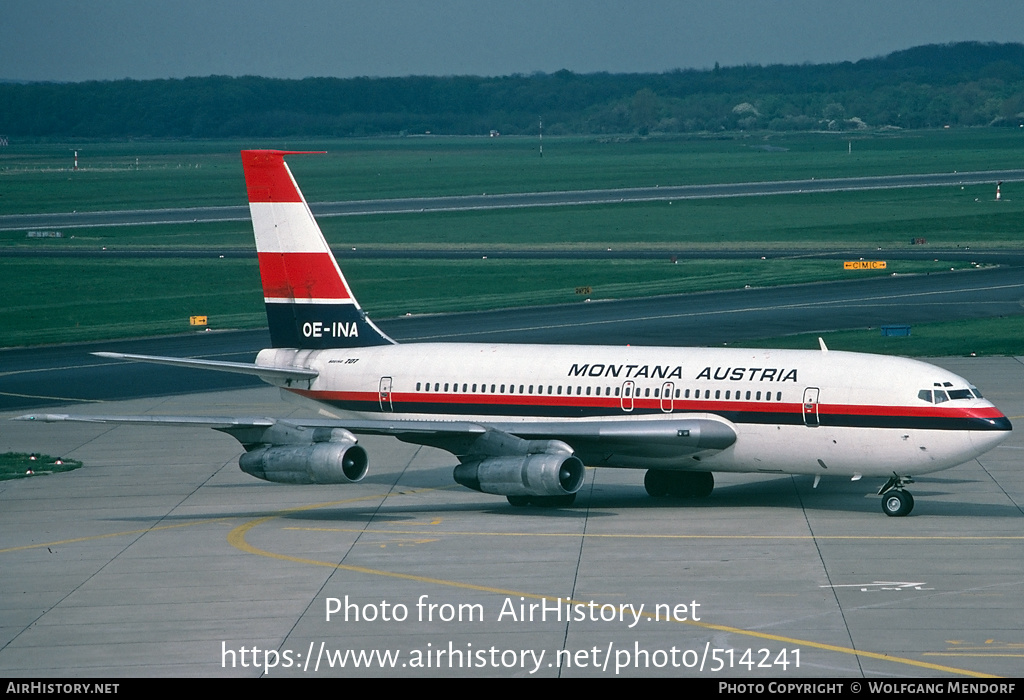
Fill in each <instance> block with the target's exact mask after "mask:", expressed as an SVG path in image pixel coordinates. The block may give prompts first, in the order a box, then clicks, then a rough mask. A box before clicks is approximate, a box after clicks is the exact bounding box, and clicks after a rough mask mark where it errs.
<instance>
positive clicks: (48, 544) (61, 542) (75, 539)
mask: <svg viewBox="0 0 1024 700" xmlns="http://www.w3.org/2000/svg"><path fill="white" fill-rule="evenodd" d="M227 520H228V518H215V519H213V520H197V521H195V522H191V523H175V524H174V525H155V526H153V527H144V528H140V529H138V530H124V531H123V532H108V533H106V534H103V535H88V536H86V537H73V538H72V539H69V540H57V541H55V542H41V543H40V544H23V545H21V546H20V547H7V548H6V549H0V554H6V553H8V552H20V551H22V550H25V549H39V548H40V547H56V546H58V545H64V544H75V543H76V542H89V541H91V540H104V539H107V538H109V537H126V536H128V535H141V534H144V533H147V532H157V531H158V530H173V529H175V528H179V527H192V526H193V525H205V524H208V523H220V522H226V521H227Z"/></svg>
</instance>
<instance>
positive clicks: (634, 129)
mask: <svg viewBox="0 0 1024 700" xmlns="http://www.w3.org/2000/svg"><path fill="white" fill-rule="evenodd" d="M541 118H542V119H543V121H544V133H545V134H551V135H557V134H606V133H640V134H647V133H651V132H664V133H681V132H708V131H710V132H715V131H735V130H755V129H770V130H820V129H831V130H853V129H864V128H880V127H887V126H891V127H901V128H926V127H941V126H946V125H951V126H982V125H1006V126H1014V127H1016V126H1018V125H1019V124H1021V123H1024V44H1016V43H1015V44H995V43H977V42H964V43H957V44H945V45H929V46H920V47H916V48H912V49H907V50H905V51H897V52H895V53H892V54H889V55H888V56H884V57H879V58H872V59H864V60H861V61H857V62H843V63H831V64H819V65H799V66H793V65H769V66H759V65H746V66H733V67H720V66H718V65H717V64H716V65H715V67H714V68H713V69H708V70H675V71H670V72H666V73H643V74H611V73H591V74H578V73H573V72H570V71H567V70H562V71H558V72H556V73H537V74H532V75H511V76H500V77H479V76H445V77H436V76H409V77H402V78H348V79H340V78H306V79H303V80H281V79H271V78H261V77H255V76H245V77H227V76H209V77H201V78H185V79H180V80H177V79H176V80H116V81H88V82H80V83H11V82H8V83H0V135H6V136H8V137H12V136H13V137H22V138H31V139H49V138H67V137H78V138H123V137H194V138H224V137H284V136H318V137H323V136H375V135H389V134H390V135H399V134H420V133H426V132H430V133H434V134H487V133H488V132H489V131H491V130H496V131H499V132H501V133H504V134H536V133H537V129H538V121H539V119H541Z"/></svg>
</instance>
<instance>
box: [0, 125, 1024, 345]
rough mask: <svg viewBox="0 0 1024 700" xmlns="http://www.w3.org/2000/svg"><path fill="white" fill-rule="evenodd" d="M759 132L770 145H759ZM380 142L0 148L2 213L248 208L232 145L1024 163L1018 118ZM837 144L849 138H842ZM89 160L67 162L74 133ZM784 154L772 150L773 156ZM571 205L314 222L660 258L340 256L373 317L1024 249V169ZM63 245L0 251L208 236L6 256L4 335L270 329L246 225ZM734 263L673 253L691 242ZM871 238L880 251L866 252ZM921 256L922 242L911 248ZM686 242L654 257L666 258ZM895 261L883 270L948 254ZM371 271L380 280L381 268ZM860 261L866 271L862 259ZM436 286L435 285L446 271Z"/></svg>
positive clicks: (593, 163) (348, 180) (962, 166)
mask: <svg viewBox="0 0 1024 700" xmlns="http://www.w3.org/2000/svg"><path fill="white" fill-rule="evenodd" d="M765 145H770V146H771V147H772V149H773V150H764V148H763V147H764V146H765ZM536 146H537V144H536V143H535V142H534V141H533V140H531V139H525V138H518V139H507V138H497V139H487V138H468V137H467V138H422V137H417V138H394V139H350V140H341V141H326V142H289V143H273V144H271V143H234V142H231V143H228V142H192V141H134V142H123V143H106V142H97V143H78V144H29V145H17V144H15V145H12V146H9V147H7V148H5V149H0V214H9V213H30V212H47V211H51V212H56V211H68V210H113V209H145V208H152V207H181V206H193V205H226V204H243V203H244V202H245V188H244V182H243V178H242V172H241V163H240V159H239V157H238V151H239V150H240V149H241V148H246V147H281V148H289V149H321V148H323V149H327V150H328V151H329V153H328V154H327V155H326V156H295V157H293V158H290V159H289V163H290V165H291V166H292V169H293V171H294V173H295V175H296V179H297V180H298V181H299V183H300V186H301V187H302V189H303V192H304V193H305V194H306V196H307V199H309V200H310V201H314V202H315V201H331V200H340V199H367V198H376V197H398V196H419V195H439V194H440V195H444V194H472V193H481V192H488V193H497V192H512V191H542V190H572V189H585V188H599V187H619V186H645V185H659V184H664V185H668V184H686V183H707V182H737V181H756V180H776V179H797V178H805V177H845V176H857V175H880V174H899V173H914V172H939V171H952V170H961V171H967V170H989V169H996V168H1012V167H1016V166H1017V165H1018V164H1019V163H1021V162H1024V160H1022V156H1024V135H1022V134H1018V133H1017V132H1016V131H1014V130H995V129H987V130H986V129H977V130H943V131H929V132H906V133H904V132H887V133H867V134H855V135H850V134H844V135H841V136H840V135H834V134H784V135H780V134H770V135H764V134H761V135H749V136H745V137H728V138H721V139H719V138H712V137H690V138H672V139H669V138H664V139H661V138H651V139H636V138H618V139H617V138H589V139H588V138H572V139H568V138H566V139H545V150H544V158H543V159H541V158H539V157H538V154H537V149H536ZM851 146H852V152H850V148H851ZM75 147H77V148H79V149H80V151H79V158H80V164H81V167H82V169H81V170H80V171H78V172H72V171H71V170H70V164H71V157H72V150H71V149H72V148H75ZM780 149H781V150H780ZM993 195H994V188H993V187H991V186H976V187H968V188H965V189H961V188H959V187H943V188H923V189H899V190H885V191H875V192H851V193H821V194H808V195H785V196H772V197H745V198H729V199H714V200H689V201H674V202H652V203H640V204H618V205H601V206H579V207H540V208H528V209H515V210H492V211H470V212H445V213H430V214H402V215H386V216H353V217H336V218H325V219H323V220H322V221H321V222H320V223H321V226H322V228H323V229H324V233H325V235H326V236H327V238H328V241H329V242H330V243H331V244H332V246H335V247H336V248H338V249H344V248H346V247H357V248H376V249H383V250H403V249H420V250H481V251H485V252H486V251H499V250H506V251H507V250H511V251H517V250H518V251H523V250H563V251H574V250H580V251H603V250H605V249H607V248H612V249H614V250H635V251H650V250H656V251H659V252H662V253H664V254H665V259H663V260H608V261H597V260H588V259H571V258H569V259H561V260H504V259H493V258H492V259H489V260H483V259H476V260H473V259H469V260H466V259H461V260H454V259H448V260H430V259H423V260H418V259H388V260H386V261H383V260H376V261H375V260H353V261H346V262H344V263H343V264H344V267H345V270H346V274H347V275H348V276H349V277H350V281H351V283H352V285H353V287H354V288H355V290H356V293H357V294H358V296H359V298H360V301H361V302H362V304H363V306H364V307H365V308H366V309H367V310H368V311H369V312H370V313H371V315H373V316H375V317H377V318H383V317H387V316H391V315H398V314H404V313H429V312H441V311H457V310H469V309H481V308H502V307H511V306H522V305H528V304H540V303H554V302H570V303H571V302H576V301H582V298H581V297H579V296H577V295H575V288H576V287H577V286H591V287H592V288H593V293H592V298H595V299H598V298H600V299H605V298H622V297H631V296H646V295H653V294H668V293H679V292H688V291H701V290H710V289H728V288H742V287H744V286H745V285H748V284H749V285H751V286H754V287H758V286H769V285H775V284H790V283H798V282H811V281H819V280H833V279H842V278H844V277H848V276H849V275H850V273H844V272H843V271H842V270H841V269H840V268H839V266H838V264H837V263H835V262H822V261H808V260H801V259H799V258H797V259H791V260H788V261H785V262H782V261H768V262H766V261H761V260H760V259H759V257H760V255H759V253H760V252H767V251H772V250H789V249H792V250H795V251H800V250H810V249H830V250H837V251H839V250H851V251H858V254H859V253H860V252H863V251H865V250H867V251H871V252H872V254H873V257H874V256H875V252H876V251H877V257H878V258H880V259H885V254H886V252H887V251H891V250H899V249H905V248H908V247H909V246H910V240H911V239H912V238H919V237H924V238H927V240H928V246H929V249H932V248H934V249H943V248H945V249H955V248H958V247H960V248H963V247H970V248H971V249H984V248H993V247H998V248H1019V247H1020V245H1021V243H1020V240H1021V236H1020V229H1021V223H1020V222H1021V220H1022V215H1024V183H1021V184H1018V183H1006V184H1005V185H1004V187H1003V195H1004V196H1003V201H1000V202H995V201H994V197H993ZM64 234H65V237H64V238H61V239H29V238H27V237H26V232H25V231H6V232H0V254H2V250H3V249H19V250H20V251H25V250H28V251H32V250H39V251H50V250H95V251H99V250H101V249H103V248H106V249H107V250H160V249H162V250H173V249H188V250H204V249H205V250H210V251H211V257H210V258H209V259H183V258H178V259H176V258H161V259H114V260H102V259H96V258H61V257H57V258H43V257H38V258H33V257H29V258H21V257H7V258H5V259H4V261H3V269H2V271H3V275H0V294H2V295H3V297H2V298H4V299H5V302H6V303H5V305H4V308H3V309H0V323H2V325H0V346H10V345H24V344H36V343H52V342H67V341H75V340H86V339H102V338H113V337H125V336H139V335H152V334H160V333H171V332H180V331H185V330H187V329H188V326H187V321H188V317H189V316H190V315H196V314H198V315H208V316H209V317H210V319H211V324H212V325H213V327H216V328H225V327H231V328H245V327H256V326H262V325H264V324H265V318H264V316H263V308H262V300H261V299H260V297H261V294H260V288H259V278H258V272H257V270H256V265H255V258H253V259H252V260H239V259H231V258H228V259H218V258H217V257H216V253H217V251H223V250H228V249H231V250H242V251H249V250H252V245H253V244H252V231H251V228H250V227H249V225H248V223H247V222H228V223H218V224H200V223H197V224H190V225H173V226H171V225H168V226H126V227H106V228H88V229H69V230H68V231H65V232H64ZM724 248H727V249H733V250H740V251H750V253H751V257H750V259H749V260H703V261H699V262H698V261H687V260H686V254H687V252H689V251H695V250H716V249H724ZM879 249H880V250H879ZM915 250H917V248H915ZM669 253H672V254H676V255H678V256H679V257H680V263H679V264H678V265H671V264H669V262H668V260H667V257H668V254H669ZM936 257H937V258H938V260H937V261H936V262H935V263H913V264H912V263H899V266H898V267H894V268H891V269H890V270H889V271H888V272H892V271H895V272H901V273H903V272H923V271H930V270H934V269H948V268H949V267H951V265H950V264H948V263H945V262H943V261H942V260H941V253H938V252H937V253H936ZM382 265H386V267H387V275H386V277H385V276H384V275H382V274H381V266H382ZM855 274H857V275H858V276H862V275H863V274H865V273H862V272H858V273H855ZM442 280H443V283H442V282H440V281H442Z"/></svg>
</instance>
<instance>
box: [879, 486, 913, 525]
mask: <svg viewBox="0 0 1024 700" xmlns="http://www.w3.org/2000/svg"><path fill="white" fill-rule="evenodd" d="M913 509H914V497H913V496H911V495H910V492H908V491H902V490H896V491H890V492H889V493H887V494H885V495H884V496H882V512H883V513H885V514H886V515H888V516H889V517H890V518H902V517H903V516H904V515H908V514H909V513H910V511H912V510H913Z"/></svg>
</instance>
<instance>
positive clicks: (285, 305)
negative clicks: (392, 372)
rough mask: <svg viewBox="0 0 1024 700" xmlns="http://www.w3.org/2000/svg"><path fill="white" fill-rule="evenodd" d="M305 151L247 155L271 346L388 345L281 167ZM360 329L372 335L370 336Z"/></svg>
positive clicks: (247, 180) (247, 183)
mask: <svg viewBox="0 0 1024 700" xmlns="http://www.w3.org/2000/svg"><path fill="white" fill-rule="evenodd" d="M303 153H311V151H272V150H267V151H242V167H243V170H244V171H245V186H246V189H247V190H248V193H249V212H250V214H251V215H252V227H253V232H254V233H255V235H256V252H257V254H258V256H259V263H260V279H261V281H262V283H263V299H264V302H265V303H266V306H267V320H268V322H269V325H270V333H271V338H272V340H273V342H274V345H275V347H307V348H313V347H316V348H322V347H355V346H360V345H378V344H383V343H391V342H393V341H392V340H391V339H390V338H388V337H387V336H386V335H384V334H383V333H381V332H380V330H378V329H377V328H376V327H375V326H373V324H372V323H369V321H367V320H366V318H365V315H364V314H363V313H362V311H361V310H360V309H359V303H358V302H357V301H356V299H355V296H354V295H353V294H352V290H351V289H350V288H349V286H348V282H346V281H345V276H344V275H343V274H342V272H341V269H340V268H339V267H338V263H337V261H336V260H335V259H334V255H333V254H332V253H331V249H330V247H328V245H327V241H326V240H325V239H324V236H323V233H322V232H321V231H320V227H319V226H318V225H317V223H316V219H314V218H313V213H312V212H311V211H310V210H309V205H308V204H306V200H305V198H304V197H303V196H302V192H300V191H299V187H298V185H297V184H296V183H295V178H294V177H292V173H291V171H290V170H289V169H288V165H287V164H286V163H285V162H284V156H286V155H298V154H303ZM299 307H306V308H299ZM311 307H313V308H311ZM324 329H327V331H325V330H324ZM360 330H366V331H370V333H369V337H366V336H364V335H362V334H360V332H359V331H360ZM325 333H326V335H325Z"/></svg>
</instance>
